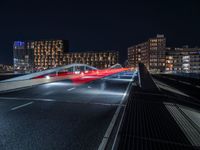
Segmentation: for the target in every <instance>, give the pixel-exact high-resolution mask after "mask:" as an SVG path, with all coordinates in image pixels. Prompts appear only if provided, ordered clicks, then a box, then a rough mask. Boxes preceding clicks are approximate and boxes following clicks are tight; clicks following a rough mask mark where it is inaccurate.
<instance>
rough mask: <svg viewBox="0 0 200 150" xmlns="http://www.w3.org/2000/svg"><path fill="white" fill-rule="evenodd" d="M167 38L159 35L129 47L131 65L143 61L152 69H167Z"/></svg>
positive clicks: (135, 65) (134, 65)
mask: <svg viewBox="0 0 200 150" xmlns="http://www.w3.org/2000/svg"><path fill="white" fill-rule="evenodd" d="M165 49H166V38H165V37H164V35H157V36H156V37H155V38H150V39H149V40H148V41H146V42H143V43H140V44H138V45H135V46H132V47H129V48H128V63H129V66H130V67H137V65H138V62H142V63H144V64H145V66H146V67H147V68H148V69H149V70H150V71H155V72H160V71H164V70H165Z"/></svg>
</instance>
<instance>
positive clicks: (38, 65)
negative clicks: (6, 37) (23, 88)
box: [13, 40, 69, 72]
mask: <svg viewBox="0 0 200 150" xmlns="http://www.w3.org/2000/svg"><path fill="white" fill-rule="evenodd" d="M68 49H69V45H68V41H66V40H39V41H15V42H14V45H13V55H14V70H15V71H17V72H34V71H37V70H44V69H48V68H53V67H56V66H62V65H63V61H62V58H63V55H64V53H66V52H67V51H68Z"/></svg>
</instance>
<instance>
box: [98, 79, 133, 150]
mask: <svg viewBox="0 0 200 150" xmlns="http://www.w3.org/2000/svg"><path fill="white" fill-rule="evenodd" d="M131 85H132V82H129V84H128V86H127V88H126V91H125V92H124V95H123V97H122V100H121V102H120V105H119V106H118V107H117V110H116V111H115V114H114V116H113V118H112V120H111V122H110V124H109V126H108V128H107V130H106V133H105V135H104V137H103V139H102V141H101V144H100V145H99V148H98V150H104V149H105V148H106V145H107V143H108V139H109V137H110V135H111V132H112V130H113V128H114V125H115V123H116V121H117V118H118V116H119V113H120V111H121V108H122V105H123V102H124V101H125V99H126V98H127V97H126V96H127V94H128V90H129V89H130V87H131ZM123 106H124V107H126V106H125V105H123Z"/></svg>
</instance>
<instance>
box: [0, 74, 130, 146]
mask: <svg viewBox="0 0 200 150" xmlns="http://www.w3.org/2000/svg"><path fill="white" fill-rule="evenodd" d="M132 74H133V73H130V72H129V73H125V74H124V73H123V74H122V73H120V74H118V75H113V76H110V77H106V78H103V79H99V80H96V81H94V82H91V83H88V84H83V85H74V84H72V83H71V82H69V81H68V80H63V81H59V82H53V83H48V84H42V85H38V86H35V87H32V88H27V89H23V90H19V91H15V92H9V93H4V94H0V149H1V150H22V149H26V150H29V149H31V150H32V149H33V150H40V149H41V150H51V149H52V150H55V149H57V150H64V149H65V150H66V149H77V150H79V149H92V150H93V149H98V147H99V145H100V143H101V142H102V139H103V137H104V134H105V132H106V130H107V128H108V126H109V124H110V122H111V120H112V118H113V116H114V113H115V111H116V109H117V107H118V105H119V104H120V103H121V101H122V100H123V96H124V94H125V92H126V89H127V87H128V85H129V83H130V79H131V77H132ZM121 75H123V76H121Z"/></svg>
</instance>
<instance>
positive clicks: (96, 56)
mask: <svg viewBox="0 0 200 150" xmlns="http://www.w3.org/2000/svg"><path fill="white" fill-rule="evenodd" d="M63 62H64V63H65V64H72V63H82V64H88V65H90V66H94V67H97V68H99V69H103V68H108V67H110V66H112V65H115V64H117V63H118V51H95V52H94V51H91V52H73V53H72V52H71V53H66V54H65V57H64V59H63Z"/></svg>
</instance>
